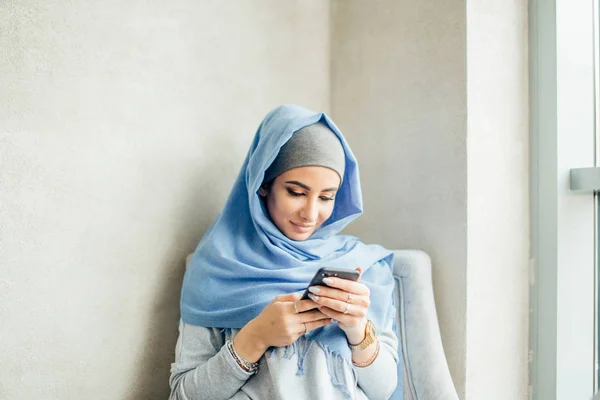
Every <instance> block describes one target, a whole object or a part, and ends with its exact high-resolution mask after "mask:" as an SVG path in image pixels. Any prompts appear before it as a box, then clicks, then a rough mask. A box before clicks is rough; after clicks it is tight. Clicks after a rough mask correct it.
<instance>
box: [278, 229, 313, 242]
mask: <svg viewBox="0 0 600 400" xmlns="http://www.w3.org/2000/svg"><path fill="white" fill-rule="evenodd" d="M313 233H314V231H313V232H306V233H298V232H288V233H287V234H286V235H285V236H287V237H288V238H289V239H292V240H296V241H303V240H306V239H308V238H309V237H311V236H312V234H313Z"/></svg>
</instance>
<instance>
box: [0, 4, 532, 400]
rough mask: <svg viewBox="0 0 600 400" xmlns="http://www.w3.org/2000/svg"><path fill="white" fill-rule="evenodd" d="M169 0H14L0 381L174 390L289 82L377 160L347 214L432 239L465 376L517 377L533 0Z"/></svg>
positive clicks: (516, 391) (2, 161)
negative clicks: (201, 284) (187, 264)
mask: <svg viewBox="0 0 600 400" xmlns="http://www.w3.org/2000/svg"><path fill="white" fill-rule="evenodd" d="M163 3H164V2H163ZM163 3H153V4H148V3H144V4H143V5H142V4H141V3H137V2H116V1H109V2H101V3H93V4H92V3H89V2H87V3H81V2H80V3H77V2H67V1H60V0H59V1H55V2H47V1H46V2H43V1H28V2H20V3H16V2H6V4H3V5H0V77H1V78H0V103H1V107H0V221H1V224H0V321H1V322H0V354H1V355H2V360H1V361H0V398H21V397H23V393H25V392H26V393H27V397H31V398H47V399H63V398H65V399H66V398H93V399H117V398H119V399H120V398H126V399H136V400H137V399H147V398H166V394H167V390H168V389H167V380H166V379H167V376H168V368H169V363H170V362H171V361H172V359H173V347H174V344H175V340H176V325H175V323H176V320H177V316H178V312H179V310H178V300H179V290H180V285H181V278H182V275H183V265H182V261H183V258H184V256H185V255H186V254H187V253H188V252H189V251H191V250H192V249H193V248H194V247H195V245H196V243H197V241H198V240H199V239H200V237H201V236H202V234H203V232H204V231H205V230H206V228H207V227H208V225H209V224H210V222H211V221H212V220H213V218H214V217H215V216H216V214H217V213H218V212H219V210H220V208H221V206H222V204H223V202H224V200H225V196H226V195H227V194H228V192H229V189H230V187H231V184H232V182H233V179H234V178H235V176H236V174H237V172H238V169H239V166H240V165H241V163H242V160H243V157H244V155H245V153H246V151H247V147H248V144H249V143H250V140H251V138H252V136H253V134H254V131H255V129H256V127H257V125H258V123H259V122H260V120H261V118H262V116H263V115H264V114H265V113H266V112H267V111H268V110H269V109H271V108H272V107H274V106H276V105H278V104H281V103H287V102H294V103H298V104H303V105H306V106H308V107H311V108H314V109H320V110H326V111H331V112H332V115H333V117H334V119H335V120H336V122H337V123H338V124H339V126H340V128H341V129H342V130H343V131H344V132H345V133H346V134H347V136H348V138H349V141H350V143H351V145H352V147H353V149H354V151H355V153H356V155H357V157H358V159H359V161H360V163H361V175H362V180H363V190H364V199H365V210H366V213H365V215H364V216H363V217H362V218H360V219H359V220H357V222H356V223H354V224H353V225H351V226H350V227H349V229H348V231H349V232H350V233H355V234H359V235H360V236H361V237H362V238H363V239H364V240H365V241H366V242H378V243H382V244H383V245H385V246H387V247H389V248H420V249H423V250H425V251H427V252H428V253H429V254H431V256H432V258H433V261H434V286H435V293H436V305H437V308H438V314H439V318H440V325H441V331H442V338H443V342H444V347H445V350H446V354H447V356H448V361H449V364H450V368H451V371H452V375H453V379H454V381H455V384H456V386H457V389H458V391H459V393H460V396H461V398H468V399H473V400H479V399H481V398H485V399H495V398H498V399H511V400H512V399H524V398H525V397H524V396H525V389H526V376H527V369H526V358H525V356H526V350H527V343H526V340H527V315H526V313H527V302H526V292H527V286H526V285H527V283H526V280H527V274H526V271H527V234H528V226H527V221H528V217H527V210H528V209H527V126H526V125H527V115H526V111H525V110H526V91H525V88H526V86H527V82H526V69H525V68H526V48H525V47H524V46H525V43H526V38H527V33H526V29H525V27H526V24H525V15H526V14H525V13H526V5H525V4H522V2H517V1H511V2H503V3H502V4H500V3H498V2H495V3H494V2H491V1H485V2H474V1H471V2H467V3H466V2H465V1H464V0H463V1H459V0H454V1H450V2H436V1H425V2H423V1H420V2H410V1H407V0H401V1H391V0H377V1H373V2H363V1H358V0H345V1H340V0H337V1H335V0H334V1H332V2H331V14H330V2H326V1H318V0H313V1H306V0H304V1H300V0H297V1H293V2H292V1H287V2H280V1H277V0H269V1H267V0H255V1H253V2H248V1H244V0H235V1H229V2H221V1H216V0H215V1H203V2H191V1H183V0H180V1H175V2H170V3H168V4H167V3H164V4H163ZM467 32H468V34H467ZM330 41H331V42H330ZM330 43H331V44H330ZM490 395H491V396H492V397H490Z"/></svg>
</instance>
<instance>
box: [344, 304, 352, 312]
mask: <svg viewBox="0 0 600 400" xmlns="http://www.w3.org/2000/svg"><path fill="white" fill-rule="evenodd" d="M350 305H351V304H350V303H346V309H345V310H344V314H348V312H349V311H350Z"/></svg>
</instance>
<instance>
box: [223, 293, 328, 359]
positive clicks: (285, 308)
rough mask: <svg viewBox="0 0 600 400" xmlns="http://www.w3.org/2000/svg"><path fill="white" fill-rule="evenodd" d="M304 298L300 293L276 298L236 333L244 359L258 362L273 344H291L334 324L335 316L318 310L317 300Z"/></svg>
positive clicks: (237, 346)
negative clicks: (316, 330)
mask: <svg viewBox="0 0 600 400" xmlns="http://www.w3.org/2000/svg"><path fill="white" fill-rule="evenodd" d="M300 297H301V295H300V294H298V293H290V294H285V295H281V296H277V297H275V299H273V301H272V302H271V303H269V304H268V305H267V306H266V307H265V308H264V309H263V311H262V312H261V313H260V314H258V316H257V317H256V318H254V319H253V320H252V321H250V322H248V324H246V325H245V326H244V327H243V328H242V329H241V330H240V331H239V332H238V334H237V335H236V336H235V338H234V341H233V346H234V347H235V350H236V352H237V353H238V354H239V355H240V356H241V357H243V358H244V359H246V360H248V361H251V362H256V361H258V359H259V358H260V357H262V355H263V354H264V352H265V351H267V349H268V348H269V347H271V346H274V347H283V346H287V345H290V344H292V343H294V342H296V340H298V338H299V337H300V336H302V335H303V334H305V333H306V332H308V331H311V330H313V329H317V328H320V327H322V326H325V325H329V324H331V323H332V320H331V318H329V317H328V316H327V315H325V314H323V313H322V312H321V311H319V310H317V307H318V304H317V303H315V302H314V301H312V300H300ZM294 303H296V307H295V308H294ZM296 310H297V311H298V312H296Z"/></svg>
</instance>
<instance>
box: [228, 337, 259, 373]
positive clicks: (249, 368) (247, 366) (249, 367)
mask: <svg viewBox="0 0 600 400" xmlns="http://www.w3.org/2000/svg"><path fill="white" fill-rule="evenodd" d="M225 346H227V350H229V353H230V354H231V356H232V357H233V359H234V360H235V362H236V363H237V364H238V365H239V366H240V368H241V369H243V370H244V371H246V372H251V373H253V374H256V373H257V372H258V363H255V362H250V361H246V360H244V359H243V358H242V357H241V356H240V355H239V354H238V353H237V352H236V351H235V349H234V348H233V342H232V341H231V340H228V341H227V342H225Z"/></svg>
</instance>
